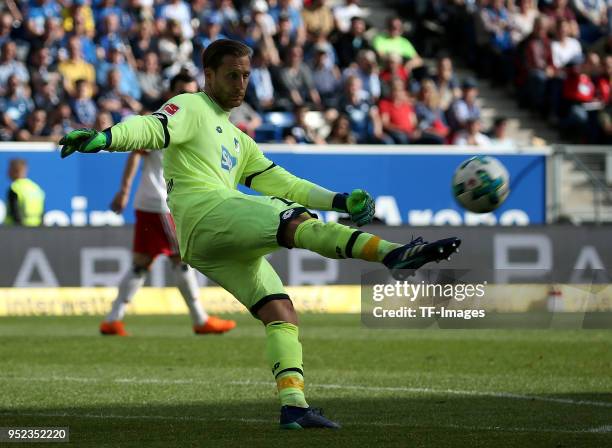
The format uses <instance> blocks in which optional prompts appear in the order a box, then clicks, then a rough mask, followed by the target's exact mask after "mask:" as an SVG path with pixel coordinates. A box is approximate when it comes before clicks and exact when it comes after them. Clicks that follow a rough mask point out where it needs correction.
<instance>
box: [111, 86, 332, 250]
mask: <svg viewBox="0 0 612 448" xmlns="http://www.w3.org/2000/svg"><path fill="white" fill-rule="evenodd" d="M111 136H112V138H111V142H110V146H109V150H112V151H134V150H139V149H143V148H147V149H163V150H164V158H163V168H164V178H165V180H166V185H167V189H168V206H169V207H170V211H171V212H172V216H173V217H174V220H175V224H176V229H177V235H178V239H179V246H180V249H181V255H184V251H185V250H186V248H187V243H188V241H189V237H190V235H191V233H192V231H193V229H194V227H195V226H196V224H197V223H198V222H199V221H200V220H201V219H203V218H204V217H205V216H206V215H207V214H208V213H209V212H210V211H211V210H213V209H214V208H215V207H216V206H217V205H219V203H221V202H222V201H223V198H224V195H223V191H227V192H228V196H229V193H230V192H232V190H236V188H237V185H238V183H241V184H243V185H246V186H247V187H251V188H253V189H254V190H257V191H259V192H261V193H263V194H266V195H272V196H279V197H283V198H287V199H290V200H292V201H295V202H298V203H300V204H302V205H304V206H306V207H311V208H315V209H318V210H332V208H333V207H332V204H333V202H334V196H335V193H332V192H331V191H329V190H326V189H324V188H321V187H319V186H317V185H315V184H313V183H312V182H308V181H306V180H304V179H300V178H298V177H296V176H294V175H292V174H290V173H289V172H287V171H286V170H284V169H283V168H281V167H279V166H277V165H275V164H274V163H272V162H271V161H270V160H269V159H267V158H266V157H265V156H264V154H263V153H262V152H261V150H260V149H259V147H258V146H257V144H256V143H255V142H254V141H253V139H251V138H250V137H249V136H248V135H246V134H245V133H243V132H242V131H240V130H239V129H238V128H237V127H235V126H234V125H233V124H232V123H231V122H230V121H229V112H227V111H224V110H223V109H222V108H221V107H220V106H219V105H218V104H217V103H215V101H214V100H212V99H211V98H210V97H209V96H208V95H207V94H206V93H204V92H199V93H185V94H181V95H178V96H175V97H174V98H172V99H170V100H169V101H168V102H167V103H165V104H164V105H163V106H162V107H161V108H160V109H159V110H158V111H157V112H155V113H154V114H152V115H147V116H135V117H131V118H129V119H127V120H126V121H124V122H122V123H120V124H117V125H115V126H113V127H112V128H111ZM212 190H216V194H212V195H211V194H207V193H210V192H211V191H212Z"/></svg>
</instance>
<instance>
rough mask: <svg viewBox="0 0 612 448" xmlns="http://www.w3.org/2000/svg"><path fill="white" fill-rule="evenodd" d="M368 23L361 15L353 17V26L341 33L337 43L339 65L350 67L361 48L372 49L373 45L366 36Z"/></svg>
mask: <svg viewBox="0 0 612 448" xmlns="http://www.w3.org/2000/svg"><path fill="white" fill-rule="evenodd" d="M365 31H366V23H365V20H363V18H361V17H353V18H351V27H350V29H349V30H348V31H347V32H346V33H342V34H340V36H339V37H338V39H337V40H336V43H335V49H336V54H337V55H338V65H339V66H340V68H346V67H348V66H349V65H350V64H351V63H353V61H355V59H356V58H357V54H358V53H359V52H360V51H361V50H371V49H372V46H371V45H370V43H369V42H368V39H367V38H366V37H365Z"/></svg>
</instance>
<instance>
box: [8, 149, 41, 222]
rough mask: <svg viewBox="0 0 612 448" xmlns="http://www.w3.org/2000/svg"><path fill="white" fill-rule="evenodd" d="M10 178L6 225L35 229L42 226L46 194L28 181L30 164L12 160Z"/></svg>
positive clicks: (21, 160) (22, 160)
mask: <svg viewBox="0 0 612 448" xmlns="http://www.w3.org/2000/svg"><path fill="white" fill-rule="evenodd" d="M8 176H9V179H11V185H10V187H9V189H8V192H7V199H6V205H7V207H6V209H7V210H6V218H5V220H4V224H5V225H13V226H28V227H35V226H39V225H41V224H42V218H43V213H44V211H45V192H44V191H43V190H42V188H40V187H39V186H38V184H36V183H35V182H33V181H32V180H30V179H28V164H27V162H26V161H25V160H24V159H11V161H10V162H9V169H8Z"/></svg>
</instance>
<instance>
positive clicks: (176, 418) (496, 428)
mask: <svg viewBox="0 0 612 448" xmlns="http://www.w3.org/2000/svg"><path fill="white" fill-rule="evenodd" d="M0 415H2V416H5V417H7V416H10V417H53V418H60V417H64V418H82V419H100V420H158V421H196V422H207V423H215V422H240V423H265V424H273V423H274V421H273V420H271V419H259V418H223V417H221V418H208V417H194V416H189V415H181V416H170V415H120V414H82V413H76V414H70V413H68V412H24V413H21V412H14V411H11V412H0ZM341 423H342V424H343V425H344V426H364V425H368V426H380V427H406V428H431V427H432V426H429V425H426V426H425V425H414V424H411V423H386V422H372V421H368V422H367V423H366V422H350V421H349V422H341ZM433 427H434V428H443V429H457V430H462V431H501V432H527V433H529V432H539V433H541V432H551V433H560V434H589V433H609V432H612V426H610V425H606V426H601V427H597V428H578V429H562V428H521V427H510V428H504V427H501V426H465V425H456V424H455V425H454V424H444V425H434V426H433Z"/></svg>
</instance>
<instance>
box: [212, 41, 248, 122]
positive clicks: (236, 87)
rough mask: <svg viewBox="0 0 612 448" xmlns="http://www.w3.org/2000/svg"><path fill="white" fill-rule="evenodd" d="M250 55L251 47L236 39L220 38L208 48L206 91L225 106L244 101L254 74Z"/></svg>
mask: <svg viewBox="0 0 612 448" xmlns="http://www.w3.org/2000/svg"><path fill="white" fill-rule="evenodd" d="M250 58H251V49H250V48H249V47H248V46H246V45H244V44H243V43H242V42H238V41H236V40H229V39H221V40H217V41H215V42H213V43H212V44H210V45H209V46H208V47H207V48H206V50H205V51H204V54H203V55H202V63H203V65H204V76H205V78H206V82H205V85H204V92H206V94H207V95H208V96H210V97H211V98H212V99H213V100H214V101H215V102H216V103H217V104H218V105H219V106H221V108H222V109H224V110H226V111H230V110H231V109H233V108H234V107H238V106H240V104H241V103H242V100H243V99H244V95H245V94H246V88H247V85H248V83H249V76H250V74H251V59H250Z"/></svg>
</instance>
